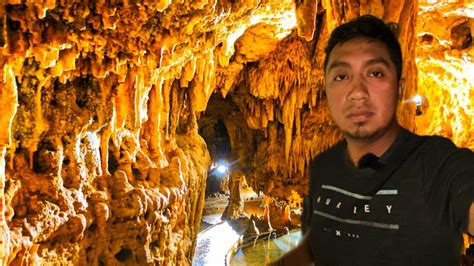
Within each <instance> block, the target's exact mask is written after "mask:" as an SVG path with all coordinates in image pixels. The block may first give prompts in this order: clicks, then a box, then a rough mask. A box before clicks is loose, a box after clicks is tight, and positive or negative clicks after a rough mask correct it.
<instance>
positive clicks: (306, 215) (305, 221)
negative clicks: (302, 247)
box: [301, 159, 316, 234]
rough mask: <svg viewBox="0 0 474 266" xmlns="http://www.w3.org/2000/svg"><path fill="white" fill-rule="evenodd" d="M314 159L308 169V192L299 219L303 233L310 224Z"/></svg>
mask: <svg viewBox="0 0 474 266" xmlns="http://www.w3.org/2000/svg"><path fill="white" fill-rule="evenodd" d="M315 171H316V159H314V160H313V161H312V162H311V165H310V171H309V194H308V195H307V196H306V197H304V199H303V213H302V219H301V230H302V231H303V234H305V233H306V232H307V231H308V229H309V228H310V226H311V216H312V215H313V201H312V198H313V196H314V178H315V175H316V172H315Z"/></svg>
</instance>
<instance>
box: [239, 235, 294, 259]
mask: <svg viewBox="0 0 474 266" xmlns="http://www.w3.org/2000/svg"><path fill="white" fill-rule="evenodd" d="M300 240H301V231H299V230H297V231H296V230H295V231H291V232H290V233H289V234H287V235H283V236H281V237H278V238H275V239H271V238H265V239H263V240H260V241H257V242H256V243H254V245H251V246H249V247H242V248H240V249H239V250H238V251H237V252H236V253H235V255H234V257H233V258H232V260H231V263H230V265H231V266H240V265H252V266H260V265H262V266H263V265H267V264H268V263H270V262H272V261H274V260H276V259H277V258H279V257H280V256H281V255H283V254H284V253H286V252H287V251H289V250H290V249H292V248H293V247H295V246H296V245H297V244H298V243H299V241H300Z"/></svg>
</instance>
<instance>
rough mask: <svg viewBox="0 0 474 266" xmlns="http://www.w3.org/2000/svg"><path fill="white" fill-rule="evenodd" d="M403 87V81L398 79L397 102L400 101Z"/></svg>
mask: <svg viewBox="0 0 474 266" xmlns="http://www.w3.org/2000/svg"><path fill="white" fill-rule="evenodd" d="M404 87H405V79H404V78H400V80H399V81H398V100H401V99H402V93H403V88H404Z"/></svg>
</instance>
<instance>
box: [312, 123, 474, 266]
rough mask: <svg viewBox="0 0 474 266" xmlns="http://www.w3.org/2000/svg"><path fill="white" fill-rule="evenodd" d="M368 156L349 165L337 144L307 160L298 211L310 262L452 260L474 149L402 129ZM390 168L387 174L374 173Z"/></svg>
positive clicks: (470, 191)
mask: <svg viewBox="0 0 474 266" xmlns="http://www.w3.org/2000/svg"><path fill="white" fill-rule="evenodd" d="M420 138H421V139H422V143H418V142H417V141H414V140H415V139H420ZM410 146H418V147H416V148H415V147H410ZM407 150H409V152H407ZM373 157H374V156H367V157H366V158H363V159H362V160H361V164H365V165H364V166H362V167H359V168H356V167H354V166H353V165H352V163H351V162H350V160H349V159H348V157H347V151H346V148H345V142H344V141H342V142H340V143H338V144H336V145H335V146H333V147H332V148H331V149H329V150H327V151H325V152H323V153H322V154H320V155H319V156H318V157H317V158H316V159H315V160H314V161H313V162H312V164H311V194H310V200H311V201H310V202H311V204H310V205H309V206H306V210H305V213H312V215H311V221H310V223H311V224H310V228H311V244H310V246H311V251H312V253H313V256H314V258H315V260H316V263H317V265H459V264H460V253H461V246H462V232H466V231H467V223H468V212H469V207H470V205H471V203H472V202H473V201H474V153H473V152H472V151H470V150H468V149H459V148H457V147H456V146H455V145H454V144H453V143H452V142H451V141H450V140H448V139H445V138H442V137H435V136H430V137H419V136H416V135H414V134H412V133H410V132H408V131H407V130H404V129H403V130H402V131H401V133H400V135H399V136H398V138H397V139H396V141H395V142H394V144H393V145H392V146H391V147H390V148H389V150H388V151H387V152H386V153H385V154H384V155H383V156H382V157H381V158H376V157H375V158H373ZM398 160H400V161H401V163H398V164H397V163H396V161H398ZM363 161H365V162H363ZM396 165H398V167H394V169H395V168H396V170H394V171H392V174H391V175H390V176H389V177H387V176H384V175H383V174H382V175H381V174H380V172H382V173H383V172H384V169H385V168H387V167H390V166H396ZM374 188H376V189H375V191H374Z"/></svg>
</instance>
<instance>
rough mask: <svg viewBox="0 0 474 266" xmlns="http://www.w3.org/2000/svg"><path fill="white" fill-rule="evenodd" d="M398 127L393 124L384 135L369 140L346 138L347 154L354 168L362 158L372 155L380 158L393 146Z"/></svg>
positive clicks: (398, 130)
mask: <svg viewBox="0 0 474 266" xmlns="http://www.w3.org/2000/svg"><path fill="white" fill-rule="evenodd" d="M400 129H401V127H400V125H398V123H396V122H395V124H394V125H392V126H391V127H390V128H389V129H388V130H387V131H386V132H385V133H383V134H382V135H381V136H377V137H375V138H371V139H352V138H349V137H346V141H347V152H348V154H349V158H351V161H352V162H353V163H354V165H355V166H357V165H359V161H360V158H362V156H364V155H366V154H368V153H372V154H374V155H376V156H378V157H380V156H382V155H383V154H384V153H385V152H386V151H387V150H388V148H390V146H391V145H392V144H393V142H394V141H395V139H396V138H397V136H398V134H399V133H400Z"/></svg>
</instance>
